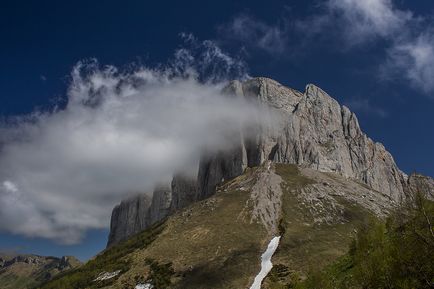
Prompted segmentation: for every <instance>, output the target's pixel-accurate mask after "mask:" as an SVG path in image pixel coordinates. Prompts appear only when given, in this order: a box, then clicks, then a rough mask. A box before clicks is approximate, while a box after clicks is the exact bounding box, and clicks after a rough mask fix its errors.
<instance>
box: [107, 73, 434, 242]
mask: <svg viewBox="0 0 434 289" xmlns="http://www.w3.org/2000/svg"><path fill="white" fill-rule="evenodd" d="M224 93H226V94H230V95H233V96H234V97H242V98H246V99H249V100H252V101H258V102H259V103H260V104H263V105H266V106H267V107H268V108H269V111H268V114H269V115H266V116H261V119H265V120H267V119H269V120H270V121H268V122H267V121H265V123H264V121H262V123H263V124H262V125H261V126H256V127H244V128H241V129H240V134H239V139H238V140H236V141H235V146H234V147H232V148H231V149H230V150H228V151H222V152H218V153H214V154H212V155H204V156H203V157H202V158H201V161H200V164H199V168H198V173H197V179H192V178H191V177H190V178H185V177H181V176H175V177H174V179H173V181H172V184H171V186H170V188H166V189H165V190H163V191H164V193H162V192H159V193H157V194H154V199H153V200H152V205H151V207H152V208H148V207H146V206H147V203H146V202H142V203H143V208H142V209H137V208H136V206H137V205H138V201H135V202H134V201H130V202H127V203H124V204H123V205H122V203H121V205H120V207H121V208H122V210H124V211H125V212H128V213H126V214H127V216H128V217H127V216H125V213H124V214H121V213H120V212H119V211H120V207H119V206H118V207H116V208H115V209H114V211H113V216H112V225H113V222H114V221H113V220H114V219H115V220H116V219H119V218H120V219H123V218H125V217H127V218H130V216H132V215H134V214H142V215H141V216H140V217H137V216H135V217H131V218H132V220H141V221H139V223H140V224H141V225H142V226H141V225H138V226H137V225H136V223H134V222H135V221H134V222H131V221H119V222H115V223H118V225H115V226H114V228H112V232H111V234H110V236H111V239H112V240H114V241H113V242H116V241H117V240H119V238H118V237H117V235H118V234H119V233H117V232H118V231H119V232H121V235H122V236H128V235H129V234H131V233H134V232H137V228H142V229H143V228H144V227H146V226H149V225H150V224H152V223H154V222H155V221H158V220H161V219H162V218H164V217H165V216H167V215H168V214H169V213H171V212H173V211H176V210H178V209H180V208H183V207H185V206H187V205H188V204H190V203H192V202H195V201H197V200H200V199H204V198H207V197H209V196H211V195H212V194H214V192H215V188H216V186H217V185H218V184H220V183H222V182H223V181H225V180H228V179H232V178H234V177H237V176H239V175H241V174H242V173H243V172H244V170H245V169H246V168H247V167H254V166H258V165H260V164H263V163H264V162H266V161H268V160H270V161H272V162H277V163H288V164H297V165H299V166H301V167H305V168H310V169H314V170H317V171H321V172H333V173H336V174H339V175H341V176H343V177H345V178H349V179H353V180H356V181H359V182H361V183H364V184H366V185H367V186H369V187H371V188H372V189H374V190H376V191H378V192H381V193H383V194H386V195H387V196H388V197H389V200H391V201H392V202H399V201H400V200H401V199H402V198H403V197H405V194H406V193H408V192H410V191H412V190H414V189H416V188H419V187H421V186H423V187H424V188H425V190H426V191H427V192H428V193H429V194H431V196H434V194H433V191H434V182H433V181H432V179H430V178H423V177H418V176H411V177H410V178H409V177H408V176H407V175H406V174H404V173H403V172H402V171H400V170H399V168H398V167H397V165H396V164H395V161H394V159H393V157H392V155H391V154H390V153H389V152H388V151H387V150H386V149H385V147H384V146H383V145H382V144H381V143H377V142H374V141H373V140H372V139H370V138H369V137H368V136H367V135H366V134H365V133H363V132H362V130H361V129H360V126H359V122H358V120H357V117H356V115H355V114H354V113H352V112H351V111H350V110H349V109H348V108H347V107H345V106H341V105H340V104H339V103H338V102H337V101H336V100H335V99H333V98H332V97H330V96H329V95H328V94H327V93H326V92H324V91H323V90H321V89H320V88H318V87H316V86H315V85H312V84H309V85H307V86H306V89H305V91H304V93H302V92H299V91H296V90H293V89H290V88H287V87H285V86H283V85H281V84H280V83H278V82H276V81H274V80H271V79H267V78H253V79H250V80H247V81H244V82H240V81H233V82H231V83H230V84H229V85H228V86H227V87H226V88H225V89H224ZM128 206H133V207H134V209H131V210H130V209H128V208H127V207H128ZM145 211H146V212H145ZM148 211H149V212H148ZM144 216H146V217H145V219H146V220H142V218H143V217H144ZM143 224H144V227H143ZM112 227H113V226H112ZM124 227H126V228H124ZM109 243H110V242H109Z"/></svg>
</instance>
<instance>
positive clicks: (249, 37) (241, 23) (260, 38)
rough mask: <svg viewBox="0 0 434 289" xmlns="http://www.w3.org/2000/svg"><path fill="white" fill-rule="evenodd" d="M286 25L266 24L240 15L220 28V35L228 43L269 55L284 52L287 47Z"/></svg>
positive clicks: (251, 17) (248, 16) (245, 15)
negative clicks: (233, 42)
mask: <svg viewBox="0 0 434 289" xmlns="http://www.w3.org/2000/svg"><path fill="white" fill-rule="evenodd" d="M287 28H288V27H287V25H286V23H281V24H276V23H273V24H268V23H266V22H264V21H262V20H260V19H257V18H255V17H253V16H251V15H248V14H240V15H238V16H236V17H234V18H233V19H232V21H231V22H229V23H227V24H224V25H222V26H221V27H220V34H221V35H223V37H224V38H228V39H229V40H230V41H235V42H240V43H241V44H242V45H246V46H248V47H250V48H252V47H253V48H257V49H259V50H262V51H265V52H267V53H270V54H274V55H276V56H277V55H279V54H281V53H283V52H285V50H286V47H287V45H288V33H287V31H286V30H287Z"/></svg>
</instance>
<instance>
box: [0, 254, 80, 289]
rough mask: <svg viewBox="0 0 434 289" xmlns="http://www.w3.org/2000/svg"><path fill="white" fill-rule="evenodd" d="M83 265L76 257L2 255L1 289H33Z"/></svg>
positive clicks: (0, 265)
mask: <svg viewBox="0 0 434 289" xmlns="http://www.w3.org/2000/svg"><path fill="white" fill-rule="evenodd" d="M80 265H81V262H80V261H78V260H77V259H75V258H74V257H70V256H64V257H62V258H56V257H43V256H37V255H31V254H25V255H23V254H21V255H18V254H0V288H1V289H21V288H23V289H24V288H32V287H34V286H36V285H38V284H40V283H42V282H46V281H48V280H50V279H51V278H53V277H54V276H56V275H57V274H59V273H62V272H66V271H68V270H70V269H73V268H76V267H78V266H80Z"/></svg>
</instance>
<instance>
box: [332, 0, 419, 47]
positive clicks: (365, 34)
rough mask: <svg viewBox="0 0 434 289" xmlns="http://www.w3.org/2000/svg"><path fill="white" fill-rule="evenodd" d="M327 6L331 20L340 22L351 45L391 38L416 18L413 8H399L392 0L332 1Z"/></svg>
mask: <svg viewBox="0 0 434 289" xmlns="http://www.w3.org/2000/svg"><path fill="white" fill-rule="evenodd" d="M326 7H327V9H328V11H327V13H328V17H329V19H330V21H335V22H337V23H338V25H339V26H340V27H341V29H343V32H344V37H345V38H346V41H347V43H348V44H351V45H353V44H358V43H363V42H365V41H368V40H371V39H372V38H376V37H383V38H389V37H391V36H393V35H394V34H395V33H397V32H401V31H400V30H401V29H402V27H403V26H405V25H406V24H407V23H408V21H410V20H412V19H413V15H412V13H411V12H410V11H401V10H398V9H396V8H395V7H394V5H393V3H392V1H391V0H363V1H360V0H329V1H328V2H327V4H326Z"/></svg>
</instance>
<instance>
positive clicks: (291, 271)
mask: <svg viewBox="0 0 434 289" xmlns="http://www.w3.org/2000/svg"><path fill="white" fill-rule="evenodd" d="M276 173H278V174H279V175H280V176H281V177H282V179H283V181H284V182H283V184H282V190H283V197H282V216H281V220H280V225H279V228H280V231H281V233H283V236H282V238H281V242H280V245H279V248H278V250H277V251H276V253H275V255H274V256H273V264H275V268H276V269H275V270H278V269H279V270H280V271H278V272H271V274H270V275H269V276H268V277H267V279H266V281H265V284H264V285H265V286H264V288H268V289H280V288H291V287H290V286H293V285H294V284H296V283H297V282H299V280H300V279H304V278H306V276H307V275H308V273H309V272H311V271H315V270H319V269H320V268H324V267H325V266H327V265H329V264H331V263H333V262H334V261H335V260H336V259H338V258H339V257H340V256H342V255H344V254H345V253H346V251H347V249H348V246H349V244H350V243H351V240H352V239H351V238H352V235H353V233H354V228H356V227H357V225H358V224H359V223H360V222H363V220H364V219H366V218H369V217H370V216H371V213H369V212H368V211H367V210H365V209H363V208H361V207H360V206H358V205H355V204H352V203H350V202H348V201H346V200H345V199H343V198H337V197H336V198H335V199H336V201H337V202H338V203H339V204H341V205H342V206H343V207H344V208H345V211H344V216H345V218H346V220H347V221H346V222H345V223H336V224H325V223H323V224H315V222H314V219H313V216H312V215H311V214H310V212H309V210H308V208H307V206H306V205H304V204H303V203H302V202H301V201H300V199H299V197H298V191H299V190H300V189H301V188H303V187H305V186H307V185H310V184H313V183H314V181H313V180H310V179H308V178H306V177H304V176H302V175H301V173H300V172H299V170H298V168H297V167H296V166H295V165H284V164H277V165H276ZM283 273H285V274H283Z"/></svg>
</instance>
